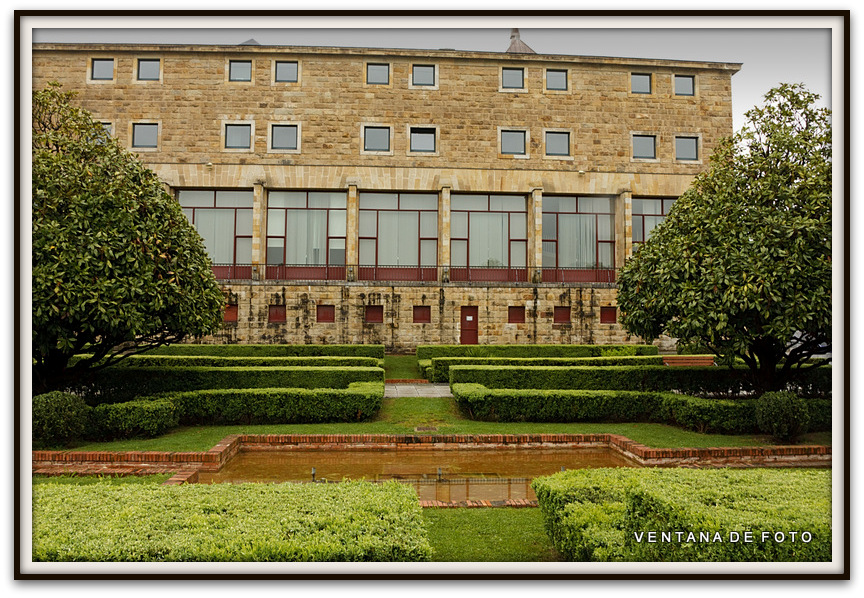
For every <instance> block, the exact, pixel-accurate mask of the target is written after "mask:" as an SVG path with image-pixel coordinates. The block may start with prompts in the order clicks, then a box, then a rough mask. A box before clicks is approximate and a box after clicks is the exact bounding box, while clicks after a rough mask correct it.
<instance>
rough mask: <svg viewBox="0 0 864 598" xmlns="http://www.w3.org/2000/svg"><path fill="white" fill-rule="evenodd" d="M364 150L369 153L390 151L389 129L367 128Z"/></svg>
mask: <svg viewBox="0 0 864 598" xmlns="http://www.w3.org/2000/svg"><path fill="white" fill-rule="evenodd" d="M365 131H366V132H365V135H364V144H363V149H364V150H365V151H367V152H387V151H390V128H389V127H366V129H365Z"/></svg>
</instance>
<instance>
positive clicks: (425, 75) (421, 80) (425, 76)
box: [411, 64, 435, 86]
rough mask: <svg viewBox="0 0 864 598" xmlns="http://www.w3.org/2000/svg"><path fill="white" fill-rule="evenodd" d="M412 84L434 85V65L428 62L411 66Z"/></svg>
mask: <svg viewBox="0 0 864 598" xmlns="http://www.w3.org/2000/svg"><path fill="white" fill-rule="evenodd" d="M411 84H412V85H428V86H434V85H435V67H434V66H432V65H428V64H415V65H414V66H412V67H411Z"/></svg>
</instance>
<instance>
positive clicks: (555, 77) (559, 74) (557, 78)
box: [546, 71, 567, 89]
mask: <svg viewBox="0 0 864 598" xmlns="http://www.w3.org/2000/svg"><path fill="white" fill-rule="evenodd" d="M546 89H567V71H546Z"/></svg>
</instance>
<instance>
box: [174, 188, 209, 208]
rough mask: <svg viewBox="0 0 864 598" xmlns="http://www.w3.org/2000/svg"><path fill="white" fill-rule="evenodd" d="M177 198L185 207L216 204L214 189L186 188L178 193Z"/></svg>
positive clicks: (206, 206)
mask: <svg viewBox="0 0 864 598" xmlns="http://www.w3.org/2000/svg"><path fill="white" fill-rule="evenodd" d="M177 200H178V201H179V202H180V205H181V206H183V207H184V208H198V207H205V208H212V207H213V205H214V204H213V192H212V191H198V190H192V189H184V190H181V191H180V193H179V194H178V198H177Z"/></svg>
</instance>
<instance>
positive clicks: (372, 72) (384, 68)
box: [366, 64, 390, 85]
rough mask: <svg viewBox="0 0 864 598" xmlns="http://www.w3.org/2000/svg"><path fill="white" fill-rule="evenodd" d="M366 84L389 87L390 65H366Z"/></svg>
mask: <svg viewBox="0 0 864 598" xmlns="http://www.w3.org/2000/svg"><path fill="white" fill-rule="evenodd" d="M366 83H367V84H369V85H389V84H390V65H389V64H367V65H366Z"/></svg>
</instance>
